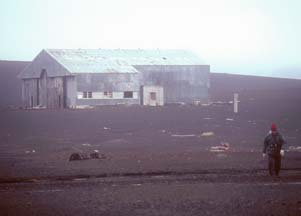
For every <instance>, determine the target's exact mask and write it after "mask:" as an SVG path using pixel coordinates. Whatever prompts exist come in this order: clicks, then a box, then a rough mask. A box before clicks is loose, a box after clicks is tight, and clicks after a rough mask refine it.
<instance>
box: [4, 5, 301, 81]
mask: <svg viewBox="0 0 301 216" xmlns="http://www.w3.org/2000/svg"><path fill="white" fill-rule="evenodd" d="M300 9H301V1H298V0H286V1H284V0H185V1H184V0H181V1H179V0H152V1H149V0H148V1H144V0H110V1H108V0H51V1H50V0H49V1H46V0H1V1H0V26H1V32H0V60H26V61H30V60H32V59H33V58H34V57H35V56H36V55H37V54H38V53H39V52H40V51H41V50H42V49H44V48H72V49H77V48H109V49H111V48H112V49H114V48H131V49H137V48H141V49H157V48H159V49H190V50H192V51H194V52H196V53H197V54H198V55H199V56H200V58H202V59H205V61H206V62H207V64H210V65H211V71H213V72H223V73H238V74H251V75H265V76H278V77H294V78H299V79H301V58H300V54H299V52H298V51H299V50H301V49H300V48H301V43H300V42H299V40H300V39H301V28H300V24H299V23H300V20H301V13H299V11H300Z"/></svg>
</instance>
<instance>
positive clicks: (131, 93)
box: [123, 91, 133, 98]
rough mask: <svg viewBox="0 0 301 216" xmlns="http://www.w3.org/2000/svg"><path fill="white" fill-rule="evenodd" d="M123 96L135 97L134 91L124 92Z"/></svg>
mask: <svg viewBox="0 0 301 216" xmlns="http://www.w3.org/2000/svg"><path fill="white" fill-rule="evenodd" d="M123 98H133V92H132V91H125V92H123Z"/></svg>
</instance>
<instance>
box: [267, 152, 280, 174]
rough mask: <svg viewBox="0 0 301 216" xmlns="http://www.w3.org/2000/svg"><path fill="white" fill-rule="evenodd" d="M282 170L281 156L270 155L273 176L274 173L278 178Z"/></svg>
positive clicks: (270, 171) (270, 167)
mask: <svg viewBox="0 0 301 216" xmlns="http://www.w3.org/2000/svg"><path fill="white" fill-rule="evenodd" d="M280 168H281V155H269V173H270V175H273V173H274V171H275V174H276V176H278V175H279V172H280Z"/></svg>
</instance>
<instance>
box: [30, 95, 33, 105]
mask: <svg viewBox="0 0 301 216" xmlns="http://www.w3.org/2000/svg"><path fill="white" fill-rule="evenodd" d="M30 107H33V96H31V97H30Z"/></svg>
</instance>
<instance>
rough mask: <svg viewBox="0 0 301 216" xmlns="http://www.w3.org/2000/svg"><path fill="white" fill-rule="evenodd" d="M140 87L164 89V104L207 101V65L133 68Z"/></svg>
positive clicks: (208, 71)
mask: <svg viewBox="0 0 301 216" xmlns="http://www.w3.org/2000/svg"><path fill="white" fill-rule="evenodd" d="M135 67H136V68H137V69H138V70H139V71H140V72H141V74H140V82H141V85H159V86H163V88H164V101H165V103H177V102H186V103H190V102H193V101H196V100H200V101H207V100H208V86H209V73H210V67H209V65H180V66H179V65H169V66H164V65H163V66H162V65H160V66H149V65H146V66H135Z"/></svg>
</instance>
